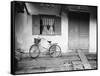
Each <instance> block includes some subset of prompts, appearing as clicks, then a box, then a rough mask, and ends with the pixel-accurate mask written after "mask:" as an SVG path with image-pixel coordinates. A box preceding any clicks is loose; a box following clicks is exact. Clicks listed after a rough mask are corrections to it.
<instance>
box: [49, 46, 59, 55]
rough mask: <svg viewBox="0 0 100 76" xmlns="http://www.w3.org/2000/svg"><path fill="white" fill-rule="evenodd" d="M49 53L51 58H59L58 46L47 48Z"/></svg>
mask: <svg viewBox="0 0 100 76" xmlns="http://www.w3.org/2000/svg"><path fill="white" fill-rule="evenodd" d="M49 53H50V56H51V57H58V56H61V48H60V46H58V45H52V46H51V47H50V48H49Z"/></svg>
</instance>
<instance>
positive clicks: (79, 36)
mask: <svg viewBox="0 0 100 76" xmlns="http://www.w3.org/2000/svg"><path fill="white" fill-rule="evenodd" d="M68 32H69V34H68V46H69V49H88V48H89V14H88V13H80V12H70V13H69V28H68Z"/></svg>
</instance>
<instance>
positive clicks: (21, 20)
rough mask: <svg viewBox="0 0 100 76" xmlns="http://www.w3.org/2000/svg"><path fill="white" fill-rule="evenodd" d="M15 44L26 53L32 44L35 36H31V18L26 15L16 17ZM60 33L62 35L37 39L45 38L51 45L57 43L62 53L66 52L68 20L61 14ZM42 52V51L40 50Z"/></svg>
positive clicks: (21, 14)
mask: <svg viewBox="0 0 100 76" xmlns="http://www.w3.org/2000/svg"><path fill="white" fill-rule="evenodd" d="M15 24H16V25H15V26H16V42H17V44H16V45H18V46H16V48H19V47H21V48H22V49H24V50H25V51H26V52H28V51H29V48H30V46H31V45H32V44H33V43H34V38H36V37H37V35H32V16H29V15H27V14H26V13H24V14H23V13H20V14H18V15H17V16H16V23H15ZM61 33H62V35H56V36H42V35H40V36H39V37H41V38H45V39H47V40H49V41H52V42H53V43H58V45H60V47H61V49H62V52H68V18H67V15H66V14H65V13H64V12H63V13H62V16H61ZM41 51H44V50H41Z"/></svg>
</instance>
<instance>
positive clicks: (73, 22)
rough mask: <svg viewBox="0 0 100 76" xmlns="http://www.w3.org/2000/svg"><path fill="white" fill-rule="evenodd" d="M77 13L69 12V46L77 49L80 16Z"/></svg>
mask: <svg viewBox="0 0 100 76" xmlns="http://www.w3.org/2000/svg"><path fill="white" fill-rule="evenodd" d="M76 14H77V13H73V12H71V13H69V30H68V31H69V40H68V41H69V48H70V49H76V48H78V45H79V43H78V40H79V27H78V25H79V22H78V21H79V17H78V15H76Z"/></svg>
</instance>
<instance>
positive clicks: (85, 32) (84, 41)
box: [79, 13, 89, 49]
mask: <svg viewBox="0 0 100 76" xmlns="http://www.w3.org/2000/svg"><path fill="white" fill-rule="evenodd" d="M79 36H80V48H81V49H88V48H89V14H88V13H80V34H79Z"/></svg>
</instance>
